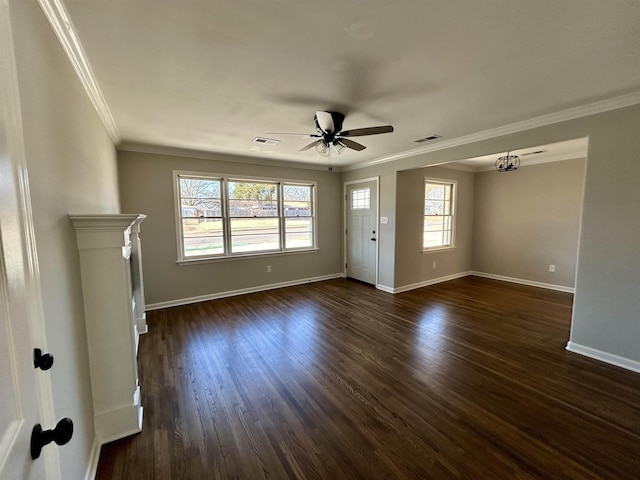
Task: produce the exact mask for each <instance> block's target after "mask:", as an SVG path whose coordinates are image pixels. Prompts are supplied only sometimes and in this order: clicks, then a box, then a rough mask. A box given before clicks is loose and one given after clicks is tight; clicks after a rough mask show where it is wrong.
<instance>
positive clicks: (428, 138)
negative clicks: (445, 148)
mask: <svg viewBox="0 0 640 480" xmlns="http://www.w3.org/2000/svg"><path fill="white" fill-rule="evenodd" d="M438 138H442V135H429V136H428V137H424V138H419V139H417V140H414V142H416V143H424V142H430V141H431V140H436V139H438Z"/></svg>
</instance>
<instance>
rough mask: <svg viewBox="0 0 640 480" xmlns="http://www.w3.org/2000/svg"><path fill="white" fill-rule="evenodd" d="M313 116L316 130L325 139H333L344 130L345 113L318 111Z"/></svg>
mask: <svg viewBox="0 0 640 480" xmlns="http://www.w3.org/2000/svg"><path fill="white" fill-rule="evenodd" d="M313 118H314V120H315V122H316V130H318V133H319V134H320V135H322V137H323V138H324V139H325V141H328V142H330V141H332V140H333V137H335V135H336V134H337V133H339V132H341V131H342V122H343V121H344V114H342V113H340V112H316V114H315V116H314V117H313Z"/></svg>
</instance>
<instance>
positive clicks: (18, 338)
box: [0, 1, 59, 480]
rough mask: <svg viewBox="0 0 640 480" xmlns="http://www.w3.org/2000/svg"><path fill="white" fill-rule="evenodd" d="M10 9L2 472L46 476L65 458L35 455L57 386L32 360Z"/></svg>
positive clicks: (30, 256) (1, 207)
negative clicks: (36, 430)
mask: <svg viewBox="0 0 640 480" xmlns="http://www.w3.org/2000/svg"><path fill="white" fill-rule="evenodd" d="M8 9H9V5H8V3H7V2H6V1H0V479H2V480H5V479H6V480H9V479H12V480H13V479H15V480H42V479H52V478H59V470H58V465H59V463H58V458H57V452H56V451H54V450H51V448H53V447H45V448H48V449H49V450H47V451H46V452H44V451H43V455H42V456H41V457H40V458H39V459H38V460H35V461H34V460H33V459H32V458H31V449H30V442H31V432H32V430H33V427H34V425H36V424H38V423H42V424H43V425H42V427H43V429H44V430H48V429H50V428H53V427H54V426H53V425H46V424H44V422H43V421H42V412H41V409H42V408H43V406H44V405H48V406H50V405H51V403H50V402H51V391H50V383H49V382H48V378H45V377H38V376H39V375H48V372H46V371H41V370H36V369H35V368H34V361H33V352H34V347H37V346H40V347H42V348H44V345H43V343H44V341H43V340H44V333H43V328H42V323H41V317H40V316H39V313H38V308H39V305H40V303H39V301H38V300H37V297H36V296H37V295H39V290H38V289H37V288H34V285H35V283H34V282H35V281H37V279H36V278H35V275H36V274H37V273H36V269H37V258H36V256H35V246H33V242H32V241H31V242H30V241H29V240H28V239H32V237H31V233H32V230H31V227H30V225H31V224H30V221H31V220H30V219H31V215H30V208H31V207H30V203H29V195H28V188H29V187H28V178H27V175H26V173H27V172H26V167H25V163H24V141H23V138H22V119H21V116H20V107H19V96H18V88H17V78H16V70H15V59H14V54H13V42H12V38H11V23H10V20H9V11H8ZM33 293H35V294H36V296H34V295H33ZM40 312H41V311H40ZM39 322H40V323H39ZM38 344H40V345H38ZM44 353H46V352H44ZM48 413H49V415H48V416H52V414H51V412H50V411H48ZM56 472H57V473H56Z"/></svg>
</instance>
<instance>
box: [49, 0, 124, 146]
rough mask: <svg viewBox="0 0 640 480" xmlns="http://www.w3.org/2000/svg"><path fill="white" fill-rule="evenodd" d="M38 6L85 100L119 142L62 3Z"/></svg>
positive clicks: (105, 103)
mask: <svg viewBox="0 0 640 480" xmlns="http://www.w3.org/2000/svg"><path fill="white" fill-rule="evenodd" d="M38 3H39V4H40V8H41V9H42V11H43V12H44V15H45V17H47V20H48V21H49V24H50V25H51V28H52V29H53V31H54V33H55V34H56V37H58V41H59V42H60V45H61V46H62V49H63V50H64V52H65V53H66V54H67V57H68V58H69V61H70V62H71V65H72V66H73V69H74V70H75V71H76V74H77V75H78V78H79V79H80V82H81V83H82V86H83V87H84V89H85V91H86V92H87V95H88V96H89V100H91V103H92V104H93V107H94V108H95V109H96V112H97V113H98V116H99V117H100V120H101V121H102V123H103V124H104V127H105V129H106V130H107V133H108V134H109V136H110V137H111V140H112V141H113V143H114V145H117V144H118V143H120V140H121V138H120V133H119V132H118V127H117V126H116V123H115V121H114V120H113V117H112V116H111V112H110V111H109V107H108V106H107V102H106V101H105V99H104V97H103V96H102V92H101V91H100V87H99V86H98V82H97V80H96V78H95V77H94V75H93V71H92V70H91V66H90V65H89V61H88V60H87V57H86V55H85V53H84V50H83V48H82V45H81V43H80V39H79V38H78V36H77V35H76V32H75V29H74V28H73V24H72V23H71V19H70V18H69V15H68V14H67V11H66V9H65V7H64V5H63V3H62V0H38Z"/></svg>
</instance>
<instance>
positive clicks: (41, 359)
mask: <svg viewBox="0 0 640 480" xmlns="http://www.w3.org/2000/svg"><path fill="white" fill-rule="evenodd" d="M52 366H53V355H51V354H50V353H44V354H43V353H42V350H40V349H39V348H34V349H33V367H34V368H39V369H40V370H49V369H50V368H51V367H52Z"/></svg>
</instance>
